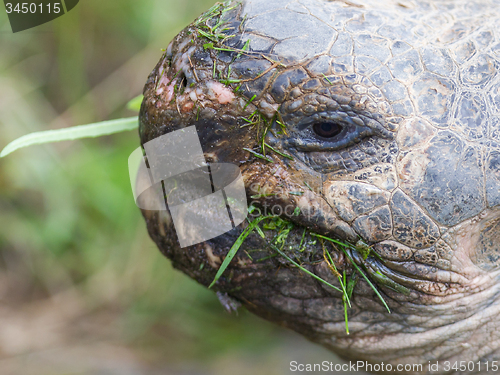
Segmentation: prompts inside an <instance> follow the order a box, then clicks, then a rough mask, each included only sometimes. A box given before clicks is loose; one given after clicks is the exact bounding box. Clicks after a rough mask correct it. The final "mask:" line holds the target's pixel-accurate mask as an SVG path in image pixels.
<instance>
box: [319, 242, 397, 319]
mask: <svg viewBox="0 0 500 375" xmlns="http://www.w3.org/2000/svg"><path fill="white" fill-rule="evenodd" d="M311 235H313V236H316V237H318V238H323V239H325V240H327V241H330V242H333V243H336V244H338V245H341V246H342V251H343V252H344V254H345V255H346V256H347V258H349V261H350V262H351V264H352V265H353V266H354V268H356V270H357V271H358V272H359V273H360V274H361V276H363V278H364V279H365V281H366V282H367V283H368V285H370V287H371V288H372V289H373V291H374V292H375V294H376V295H377V297H378V298H379V299H380V301H382V303H383V305H384V306H385V308H386V309H387V311H388V312H389V313H390V312H391V309H389V306H387V303H385V300H384V297H382V295H381V294H380V293H379V291H378V290H377V288H376V287H375V285H373V284H372V282H371V281H370V279H369V278H368V277H367V276H366V275H365V274H364V273H363V271H361V269H360V268H359V266H358V265H357V264H356V263H355V262H354V260H353V259H352V257H351V255H350V254H349V253H348V252H347V251H346V249H345V248H346V247H348V248H350V247H351V246H350V245H347V244H345V243H343V242H340V241H337V240H334V239H333V238H329V237H326V236H322V235H321V234H317V233H311ZM354 250H356V249H354Z"/></svg>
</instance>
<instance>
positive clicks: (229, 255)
mask: <svg viewBox="0 0 500 375" xmlns="http://www.w3.org/2000/svg"><path fill="white" fill-rule="evenodd" d="M268 217H269V216H259V217H258V218H256V219H254V220H253V221H252V222H251V223H250V224H248V227H246V228H245V230H244V231H243V232H241V234H240V236H239V237H238V239H237V240H236V241H235V243H234V244H233V246H231V249H230V250H229V252H228V253H227V255H226V258H225V259H224V261H223V262H222V264H221V266H220V268H219V270H218V271H217V274H216V275H215V277H214V281H212V283H211V284H210V285H209V286H208V288H211V287H212V286H213V285H214V284H215V283H216V282H217V280H219V278H220V277H221V276H222V274H223V273H224V271H225V270H226V268H227V266H229V263H231V260H233V258H234V256H235V255H236V253H237V252H238V250H239V248H240V246H241V244H242V243H243V241H245V238H247V237H248V235H249V234H250V233H252V231H253V230H254V228H255V227H256V226H257V225H258V224H259V223H260V222H261V221H262V220H264V219H266V218H268Z"/></svg>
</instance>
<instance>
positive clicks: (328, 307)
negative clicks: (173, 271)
mask: <svg viewBox="0 0 500 375" xmlns="http://www.w3.org/2000/svg"><path fill="white" fill-rule="evenodd" d="M233 5H234V6H236V7H235V8H234V9H231V10H229V11H226V12H224V13H223V15H222V16H221V15H220V14H218V13H217V14H214V15H213V17H212V18H211V19H210V20H208V21H206V23H208V24H209V25H211V26H214V25H215V24H216V23H218V22H220V21H223V22H224V27H220V28H219V29H218V30H219V31H220V30H222V29H226V30H225V31H223V34H225V35H226V36H227V38H226V39H225V40H223V42H221V43H219V44H217V43H215V42H211V41H209V40H208V39H206V38H205V37H203V35H201V34H200V32H199V29H200V23H198V25H196V23H195V24H192V25H190V26H188V27H187V28H186V29H185V30H183V31H182V32H181V33H180V34H179V35H178V36H177V37H176V38H175V39H174V40H173V41H172V43H171V44H170V45H169V46H168V48H167V50H166V52H165V54H164V55H163V56H162V58H161V60H160V62H159V63H158V65H157V66H156V67H155V69H154V70H153V72H152V73H151V75H150V76H149V78H148V81H147V83H146V86H145V88H144V95H145V99H144V102H143V104H142V108H141V114H140V137H141V143H142V144H144V143H145V142H147V141H149V140H151V139H154V138H156V137H158V136H160V135H163V134H166V133H169V132H171V131H173V130H177V129H181V128H183V127H187V126H191V125H195V126H196V129H197V131H198V134H199V136H200V139H201V143H202V147H203V151H204V153H205V157H206V159H207V160H208V161H209V162H228V163H234V164H236V165H238V166H239V167H240V169H241V171H242V174H243V178H244V180H245V186H246V189H247V194H248V199H249V203H250V202H252V203H253V204H254V205H255V206H257V207H258V209H259V210H260V213H261V214H264V213H270V212H272V213H275V214H280V215H281V216H282V217H283V218H285V219H287V220H290V221H291V222H293V224H294V227H293V229H291V231H290V233H289V236H288V239H287V241H288V242H287V244H286V246H285V247H284V251H287V252H288V254H290V256H292V257H294V259H296V260H297V261H298V262H299V263H301V264H302V265H303V266H304V267H305V268H307V269H308V270H310V271H311V272H314V273H315V274H316V275H318V276H320V277H322V278H323V279H325V280H327V281H329V282H331V283H332V284H335V285H337V286H338V285H339V283H338V279H337V277H336V276H335V275H334V274H333V273H332V271H331V270H330V268H329V267H328V265H327V264H326V262H325V260H324V257H323V250H322V244H321V241H319V240H317V239H316V241H314V240H313V238H314V237H311V236H310V235H309V232H310V231H312V232H315V233H320V234H323V235H326V236H329V237H331V238H334V239H339V240H342V241H346V242H349V243H352V244H355V243H357V242H358V241H359V239H362V241H363V242H364V243H366V244H368V245H369V246H371V249H372V252H371V253H370V256H368V258H367V259H366V260H364V259H363V257H361V256H359V254H358V253H357V252H356V251H352V252H351V253H350V254H351V255H352V256H353V257H354V260H355V262H356V263H357V264H358V265H359V266H360V267H362V269H364V270H365V272H366V273H367V274H368V275H372V277H371V279H372V280H373V281H374V282H375V284H376V286H377V289H378V290H380V292H381V294H382V295H383V297H384V299H385V300H386V301H387V304H388V305H389V307H390V309H391V311H392V312H391V313H388V312H387V310H386V309H385V308H384V307H383V305H382V303H381V301H380V299H379V298H378V297H377V296H376V295H375V293H374V291H373V289H372V288H370V287H369V286H368V284H367V283H366V282H365V281H363V280H361V279H360V280H359V281H358V283H357V285H356V286H355V288H354V294H353V297H352V308H351V309H349V328H350V335H347V334H346V331H345V324H344V306H343V303H342V299H341V295H340V293H338V292H336V291H334V290H332V289H331V288H329V287H328V286H326V285H324V284H322V283H320V282H318V281H317V280H315V279H313V278H312V277H310V276H308V275H306V274H305V273H303V272H302V271H301V270H299V269H298V268H296V267H294V266H292V265H291V264H290V262H288V261H287V260H285V259H284V258H282V257H281V256H272V255H276V253H275V251H274V250H273V249H272V248H270V247H269V242H270V239H269V238H266V239H262V238H261V237H260V236H259V234H258V233H256V232H253V233H252V234H251V235H250V236H249V237H248V238H247V239H246V240H245V242H244V243H243V246H242V247H241V249H240V251H239V252H238V253H237V255H236V256H235V258H234V259H233V261H232V262H231V263H230V265H229V267H228V269H227V270H226V271H225V273H224V275H223V276H222V277H221V278H220V279H219V281H218V282H217V283H216V284H215V286H214V287H213V289H214V290H216V291H218V292H220V293H222V294H223V295H226V294H227V296H228V297H231V298H232V299H234V300H237V301H239V302H241V303H242V304H243V305H244V306H245V307H246V308H247V309H248V310H250V311H252V312H254V313H256V314H257V315H259V316H261V317H264V318H265V319H268V320H271V321H274V322H276V323H278V324H281V325H283V326H285V327H289V328H291V329H293V330H295V331H297V332H300V333H301V334H303V335H304V336H306V337H307V338H309V339H310V340H312V341H314V342H317V343H320V344H322V345H324V346H326V347H327V348H329V349H331V350H332V351H334V352H336V353H338V354H339V355H340V356H342V357H344V358H346V359H351V360H364V361H368V362H370V363H374V364H376V363H378V364H380V363H382V362H383V363H384V364H386V365H387V364H391V365H392V366H393V371H392V373H420V374H427V373H432V374H444V373H453V372H455V370H453V369H449V370H447V368H446V367H445V361H450V363H451V365H453V363H454V362H455V361H473V362H474V363H476V364H475V365H474V366H472V365H469V367H468V369H469V370H466V371H465V372H460V370H459V371H458V372H460V373H479V372H480V373H488V372H487V371H486V366H485V363H486V362H488V361H489V366H490V367H489V368H490V373H496V372H495V371H491V367H492V364H493V362H492V361H495V360H500V318H499V317H498V316H499V313H500V281H499V274H500V269H499V265H500V188H499V186H500V117H499V116H500V74H499V73H498V69H499V67H500V31H499V25H500V6H499V5H498V3H496V2H495V1H488V0H472V1H471V0H467V1H463V0H453V1H451V0H436V1H406V0H403V1H397V0H394V1H393V0H383V1H381V0H377V1H368V0H352V1H319V0H318V1H315V0H295V1H293V0H278V1H269V0H249V1H243V2H241V3H232V4H231V5H229V6H227V7H226V8H225V9H228V8H231V7H232V6H233ZM221 17H222V18H221ZM203 23H205V22H202V24H203ZM201 30H205V31H207V30H208V29H206V28H204V29H203V28H202V29H201ZM248 39H249V40H250V44H249V48H248V50H247V51H246V52H243V53H241V50H242V49H244V46H245V42H246V41H247V40H248ZM218 40H222V39H218ZM209 43H214V46H215V47H217V46H219V47H221V46H222V45H223V46H225V48H226V49H230V50H232V51H220V50H215V49H213V48H211V46H210V45H208V44H209ZM204 45H205V46H204ZM214 69H215V78H214ZM228 73H229V78H230V79H231V80H233V81H229V82H226V84H222V83H220V81H221V80H224V79H227V78H228V76H227V75H228ZM234 80H241V81H240V82H234ZM238 86H239V89H237V88H238ZM256 110H258V111H259V113H260V114H261V116H262V119H267V121H269V124H271V127H270V129H269V131H268V132H267V133H266V132H264V130H263V122H261V123H260V125H253V126H244V125H248V122H247V121H245V118H249V117H250V115H251V114H252V113H254V111H256ZM276 120H278V121H280V122H282V123H284V124H285V128H286V132H283V131H282V129H281V126H280V125H279V124H278V123H277V121H276ZM262 136H265V141H266V143H268V144H269V145H271V146H272V147H274V148H275V149H276V150H278V151H280V152H281V153H284V154H287V155H290V156H291V157H292V159H289V158H286V157H283V156H281V155H279V154H277V153H274V152H272V151H270V149H268V150H267V157H268V158H269V159H271V160H272V162H268V161H265V160H263V159H260V158H257V157H255V156H254V155H252V154H251V153H250V152H248V151H246V150H244V148H247V149H253V150H254V151H256V152H261V151H262V150H261V148H260V145H261V139H260V137H262ZM297 192H299V193H297ZM144 199H149V198H144ZM296 207H299V209H300V213H299V214H298V215H294V214H292V212H294V211H295V208H296ZM297 212H298V211H295V213H297ZM143 214H144V216H145V219H146V222H147V226H148V230H149V233H150V235H151V237H152V239H153V240H154V241H155V242H156V243H157V245H158V247H159V248H160V250H161V251H162V252H163V253H164V254H165V255H166V256H167V257H169V258H170V259H171V260H172V262H173V264H174V266H175V267H177V268H179V269H181V270H182V271H183V272H185V273H186V274H188V275H189V276H190V277H192V278H194V279H196V280H197V281H198V282H200V283H201V284H203V285H207V286H208V285H209V284H210V283H211V281H212V280H213V278H214V275H215V273H216V272H217V270H218V269H219V267H220V264H221V262H222V260H223V259H224V257H225V256H226V254H227V252H228V251H229V249H230V247H231V246H232V244H233V243H234V241H235V240H236V239H237V237H238V236H239V234H240V233H241V232H242V230H243V229H244V227H245V224H243V225H241V226H239V227H237V228H236V229H233V230H232V231H231V232H228V233H226V234H225V235H222V236H219V237H217V238H215V239H213V240H210V241H207V242H205V243H201V244H198V245H194V246H191V247H188V248H184V249H181V248H180V247H179V245H178V242H177V239H176V235H175V230H174V228H173V225H172V222H171V220H170V216H169V214H168V212H165V211H163V212H161V211H160V212H158V211H143ZM304 228H306V233H307V234H306V236H305V241H303V244H302V247H301V248H300V247H299V245H300V242H301V238H302V235H303V233H304ZM271 232H272V231H271ZM271 235H272V233H271V234H267V233H266V236H271ZM323 245H324V246H325V247H326V248H327V251H328V252H330V253H331V255H332V257H333V261H334V263H335V265H336V267H337V269H338V270H339V271H340V272H343V271H345V272H346V274H347V277H349V275H352V274H353V273H354V269H353V266H352V264H351V263H350V262H349V261H348V259H347V258H346V256H345V254H344V253H343V252H341V251H340V250H339V248H338V247H336V248H335V247H333V246H331V244H330V243H323ZM247 253H248V254H252V255H251V257H250V256H247ZM374 275H378V276H379V277H375V276H374ZM380 275H383V276H382V277H380ZM384 276H385V278H384ZM384 280H385V282H384ZM396 286H403V288H400V287H396ZM429 361H430V362H431V363H435V362H436V361H439V362H440V366H439V371H432V372H430V371H429V368H428V366H427V364H428V363H429ZM480 361H481V362H483V367H481V369H480V370H481V371H479V365H478V364H477V362H480ZM398 364H423V365H424V366H423V367H422V369H421V370H419V369H418V368H417V369H408V368H407V370H406V371H405V370H404V369H400V370H401V371H396V370H397V367H396V366H397V365H398ZM497 364H498V363H497Z"/></svg>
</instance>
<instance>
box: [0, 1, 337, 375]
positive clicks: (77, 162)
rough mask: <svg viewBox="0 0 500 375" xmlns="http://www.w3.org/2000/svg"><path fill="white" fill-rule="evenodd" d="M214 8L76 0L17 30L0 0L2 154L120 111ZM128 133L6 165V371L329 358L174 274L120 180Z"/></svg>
mask: <svg viewBox="0 0 500 375" xmlns="http://www.w3.org/2000/svg"><path fill="white" fill-rule="evenodd" d="M212 4H213V1H212V0H188V1H183V2H180V1H174V0H161V1H160V0H145V1H135V0H113V1H112V0H108V1H101V0H82V1H80V4H79V5H78V6H77V7H76V8H75V9H73V10H72V11H71V12H69V13H68V14H67V15H65V16H63V17H61V18H58V19H56V20H55V21H53V22H50V23H48V24H45V25H42V26H39V27H37V28H34V29H31V30H27V31H23V32H20V33H16V34H12V32H11V30H10V26H9V24H8V19H7V15H6V13H5V12H4V11H3V6H0V7H1V8H0V10H1V14H0V148H3V147H4V146H5V145H6V144H7V143H8V142H10V141H11V140H13V139H15V138H17V137H19V136H21V135H24V134H26V133H29V132H33V131H39V130H47V129H55V128H61V127H67V126H72V125H79V124H85V123H89V122H94V121H102V120H107V119H113V118H119V117H128V116H132V115H134V113H132V112H130V111H128V110H127V109H126V108H125V105H126V103H127V102H128V100H130V99H131V98H133V97H135V96H136V95H138V94H140V93H141V92H142V87H143V84H144V82H145V81H146V78H147V76H148V74H149V72H150V71H151V70H152V69H153V67H154V65H155V64H156V62H157V60H158V59H159V58H160V56H161V51H160V49H161V48H165V47H166V46H167V45H168V42H169V41H170V40H171V39H172V37H173V36H174V35H175V34H176V33H178V32H179V31H180V30H181V29H182V28H183V27H184V26H185V25H187V24H188V23H190V22H191V21H192V20H193V19H195V18H196V17H197V16H198V15H199V14H201V13H202V12H203V11H204V10H206V9H208V8H209V7H210V6H211V5H212ZM137 146H138V137H137V134H136V132H127V133H122V134H119V135H114V136H108V137H103V138H99V139H93V140H83V141H78V142H63V143H58V144H53V145H47V146H35V147H31V148H28V149H24V150H20V151H17V152H16V153H14V154H12V155H10V156H8V157H7V158H5V159H2V160H0V375H4V374H9V375H10V374H13V375H18V374H23V375H24V374H26V375H29V374H37V375H39V374H234V373H238V374H255V373H258V374H287V373H289V372H290V371H289V362H290V361H291V360H296V361H299V362H301V361H302V362H311V361H316V362H318V361H322V360H332V359H333V356H332V355H331V354H330V353H327V352H326V351H325V350H324V349H321V348H320V347H318V346H315V345H313V344H310V343H308V342H306V341H305V340H304V339H302V338H301V337H299V336H298V335H295V334H294V333H291V332H288V331H285V330H282V329H280V328H278V327H275V326H273V325H270V324H268V323H266V322H264V321H262V320H260V319H258V318H256V317H253V316H251V315H250V314H249V313H247V312H245V311H244V310H241V311H240V314H239V316H235V315H228V314H227V313H226V312H225V311H224V310H223V308H222V306H221V305H220V303H219V302H218V300H217V298H216V297H215V294H213V293H212V292H211V291H208V290H206V289H204V288H202V287H201V286H199V285H197V284H196V283H195V282H194V281H192V280H190V279H189V278H188V277H186V276H184V275H183V274H181V273H179V272H178V271H175V270H173V269H172V267H171V265H170V263H169V261H168V260H167V259H165V258H163V257H162V256H161V255H160V253H159V251H158V250H157V249H156V246H155V245H154V244H153V243H152V241H151V240H150V239H149V237H148V236H147V233H146V229H145V224H144V222H143V219H142V217H141V215H140V212H139V210H138V209H137V207H136V206H135V205H134V203H133V199H132V194H131V191H130V187H129V180H128V171H127V158H128V155H129V154H130V152H131V151H132V150H134V149H135V148H136V147H137Z"/></svg>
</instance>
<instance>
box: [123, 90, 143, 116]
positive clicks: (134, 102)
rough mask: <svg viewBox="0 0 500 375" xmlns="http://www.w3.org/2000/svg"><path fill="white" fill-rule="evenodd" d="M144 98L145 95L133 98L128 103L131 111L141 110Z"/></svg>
mask: <svg viewBox="0 0 500 375" xmlns="http://www.w3.org/2000/svg"><path fill="white" fill-rule="evenodd" d="M143 99H144V95H142V94H141V95H138V96H136V97H135V98H133V99H131V100H130V101H129V102H128V103H127V109H130V110H131V111H135V112H139V111H140V110H141V104H142V100H143Z"/></svg>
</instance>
